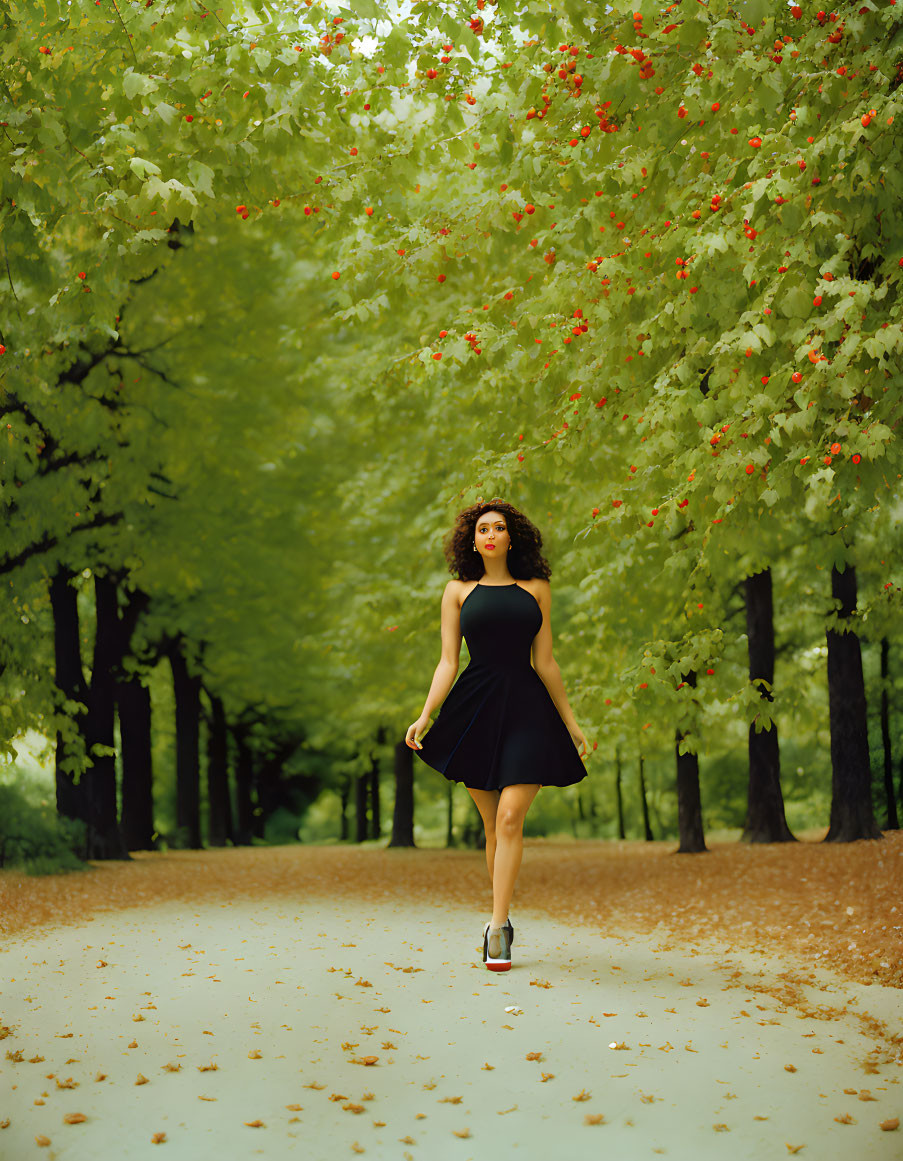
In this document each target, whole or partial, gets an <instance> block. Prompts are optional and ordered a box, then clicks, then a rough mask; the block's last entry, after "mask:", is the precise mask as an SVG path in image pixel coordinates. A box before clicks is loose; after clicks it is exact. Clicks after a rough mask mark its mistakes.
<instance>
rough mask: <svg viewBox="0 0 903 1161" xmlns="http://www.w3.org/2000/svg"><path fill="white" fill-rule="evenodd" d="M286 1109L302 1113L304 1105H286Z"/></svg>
mask: <svg viewBox="0 0 903 1161" xmlns="http://www.w3.org/2000/svg"><path fill="white" fill-rule="evenodd" d="M285 1107H286V1108H287V1109H289V1110H290V1111H291V1112H293V1113H300V1112H301V1110H302V1109H303V1108H304V1105H286V1106H285Z"/></svg>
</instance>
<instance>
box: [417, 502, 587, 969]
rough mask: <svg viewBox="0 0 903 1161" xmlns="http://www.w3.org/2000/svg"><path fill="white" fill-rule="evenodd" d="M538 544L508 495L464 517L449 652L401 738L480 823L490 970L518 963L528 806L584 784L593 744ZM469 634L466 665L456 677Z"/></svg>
mask: <svg viewBox="0 0 903 1161" xmlns="http://www.w3.org/2000/svg"><path fill="white" fill-rule="evenodd" d="M541 548H542V537H541V535H540V533H539V530H538V529H537V528H536V527H535V526H534V525H533V524H531V522H530V521H529V520H528V519H527V517H526V516H524V515H523V513H521V512H519V511H518V510H517V509H516V508H514V507H513V506H512V505H511V504H508V503H506V502H505V501H503V500H498V499H496V500H494V501H492V502H491V503H489V504H482V503H480V504H475V505H473V506H472V507H470V508H465V509H464V510H463V511H462V512H459V513H458V516H457V519H456V521H455V526H454V528H453V529H452V531H451V533H450V534H449V536H448V537H447V538H446V545H445V557H446V560H447V561H448V567H449V571H450V572H452V573H457V574H458V578H457V579H454V580H450V581H449V582H448V584H447V585H446V586H445V592H444V593H443V594H442V608H441V632H442V656H441V658H440V660H439V664H438V665H437V666H436V671H435V673H434V675H433V681H432V684H431V686H430V691H429V694H428V695H427V699H426V703H425V705H424V707H423V713H422V714H421V715H420V717H419V718H418V719H417V721H416V722H413V723H412V724H411V725H410V726H409V727H408V730H407V733H406V735H405V741H406V743H407V744H408V746H410V747H411V749H413V750H414V751H415V752H416V753H417V755H418V756H419V757H420V758H422V759H423V761H424V762H426V763H427V765H429V766H431V767H433V769H435V770H438V771H439V772H440V773H442V774H444V775H445V777H446V778H448V779H449V780H450V781H452V782H463V783H464V785H465V786H466V787H467V789H468V791H469V793H470V796H471V798H472V799H473V800H474V802H475V803H476V806H477V809H478V810H479V812H480V817H481V818H482V820H483V827H484V829H485V831H486V864H487V866H488V869H489V878H490V881H491V882H492V918H491V919H490V920H489V922H488V923H487V924H486V926H485V927H484V928H483V962H484V963H485V964H486V966H487V968H489V969H490V970H492V971H507V970H508V969H509V968H510V967H511V944H512V942H513V940H514V928H513V927H512V925H511V921H510V919H509V917H508V908H509V905H510V903H511V897H512V895H513V893H514V884H515V881H516V879H517V873H518V871H519V870H520V865H521V858H522V855H523V827H524V819H525V818H526V816H527V811H528V810H529V809H530V805H531V804H532V802H533V799H534V798H535V797H536V794H537V791H539V790H540V789H541V788H542V787H543V786H570V785H573V784H574V783H575V782H579V781H580V780H581V779H583V778H585V777H586V770H585V769H584V766H583V759H584V758H585V757H586V754H587V741H586V738H585V737H584V735H583V731H582V730H581V729H580V727H579V726H578V725H577V722H576V720H575V718H574V714H573V712H572V710H571V707H570V705H569V704H568V699H567V695H566V693H565V691H564V683H563V682H562V680H561V672H560V670H559V668H558V663H557V662H556V661H555V658H554V657H553V656H552V629H551V589H550V586H549V580H548V578H549V576H550V575H551V569H550V568H549V565H548V563H547V561H546V560H545V559H544V558H543V556H542V553H541V551H540V549H541ZM462 634H463V636H464V639H465V640H466V641H467V648H468V650H469V651H470V661H469V663H468V665H467V667H466V668H465V670H464V672H463V673H462V674H461V676H460V678H458V680H457V681H455V677H456V675H457V672H458V665H459V662H460V654H461V637H462ZM531 651H532V665H531ZM453 683H454V685H453ZM439 705H441V706H442V710H441V712H440V713H439V715H438V717H437V719H436V722H435V724H434V725H433V726H432V728H431V729H429V732H428V733H425V731H426V730H427V728H428V727H429V726H430V715H431V714H432V712H433V711H434V710H435V709H436V707H437V706H439ZM421 739H422V740H421ZM577 747H581V749H580V752H579V753H578V750H577Z"/></svg>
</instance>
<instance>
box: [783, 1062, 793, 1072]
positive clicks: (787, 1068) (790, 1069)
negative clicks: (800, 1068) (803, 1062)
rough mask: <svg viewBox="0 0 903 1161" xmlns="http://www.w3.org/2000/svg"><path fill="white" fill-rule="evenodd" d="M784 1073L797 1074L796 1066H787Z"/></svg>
mask: <svg viewBox="0 0 903 1161" xmlns="http://www.w3.org/2000/svg"><path fill="white" fill-rule="evenodd" d="M784 1071H785V1072H796V1065H795V1064H785V1065H784Z"/></svg>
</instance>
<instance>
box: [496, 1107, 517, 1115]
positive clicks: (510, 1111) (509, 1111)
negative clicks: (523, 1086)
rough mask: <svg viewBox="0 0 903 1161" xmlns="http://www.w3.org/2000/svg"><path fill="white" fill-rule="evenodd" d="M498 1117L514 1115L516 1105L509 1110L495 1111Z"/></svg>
mask: <svg viewBox="0 0 903 1161" xmlns="http://www.w3.org/2000/svg"><path fill="white" fill-rule="evenodd" d="M496 1111H497V1112H498V1115H499V1116H500V1117H504V1116H505V1115H506V1114H507V1113H516V1112H517V1105H512V1106H511V1108H510V1109H497V1110H496Z"/></svg>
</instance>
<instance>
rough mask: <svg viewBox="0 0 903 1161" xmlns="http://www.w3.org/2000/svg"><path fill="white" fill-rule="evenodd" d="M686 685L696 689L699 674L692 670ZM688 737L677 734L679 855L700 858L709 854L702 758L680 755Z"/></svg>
mask: <svg viewBox="0 0 903 1161" xmlns="http://www.w3.org/2000/svg"><path fill="white" fill-rule="evenodd" d="M684 680H685V681H686V683H687V685H690V686H693V687H694V688H695V686H696V671H695V670H693V669H691V670H690V672H689V673H688V674H687V675H686V676H685V678H684ZM684 737H685V734H684V733H683V731H681V730H680V729H678V730H677V732H676V736H675V740H676V745H675V753H676V755H677V832H678V835H679V837H680V846H679V847H678V848H677V851H676V852H675V853H676V854H697V853H698V852H700V851H705V850H708V847H707V846H706V845H705V834H704V833H703V829H702V799H701V796H700V793H699V758H698V756H697V755H696V754H691V753H686V754H682V753H681V752H680V744H681V742H682V741H683V740H684Z"/></svg>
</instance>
